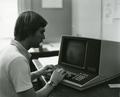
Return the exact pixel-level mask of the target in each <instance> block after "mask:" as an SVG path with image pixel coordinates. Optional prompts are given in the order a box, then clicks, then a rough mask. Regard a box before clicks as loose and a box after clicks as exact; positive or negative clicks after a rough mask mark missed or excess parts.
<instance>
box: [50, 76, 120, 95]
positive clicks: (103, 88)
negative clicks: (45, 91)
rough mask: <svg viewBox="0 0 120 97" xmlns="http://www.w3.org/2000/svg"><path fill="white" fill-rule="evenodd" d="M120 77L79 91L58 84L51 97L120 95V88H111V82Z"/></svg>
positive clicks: (116, 81)
mask: <svg viewBox="0 0 120 97" xmlns="http://www.w3.org/2000/svg"><path fill="white" fill-rule="evenodd" d="M119 79H120V77H119V78H116V79H114V80H111V81H109V82H106V83H102V84H99V85H97V86H94V87H91V88H89V89H86V90H84V91H79V90H76V89H73V88H70V87H67V86H65V85H62V84H60V85H58V86H57V87H56V88H55V89H54V90H53V91H52V92H51V94H50V96H49V97H119V89H115V88H114V89H113V88H109V86H108V84H109V83H114V82H115V83H118V82H120V80H119Z"/></svg>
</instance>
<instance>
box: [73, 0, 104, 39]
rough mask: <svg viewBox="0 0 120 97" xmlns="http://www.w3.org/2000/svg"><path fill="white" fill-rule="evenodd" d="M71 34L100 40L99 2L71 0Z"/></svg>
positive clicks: (96, 0) (98, 0)
mask: <svg viewBox="0 0 120 97" xmlns="http://www.w3.org/2000/svg"><path fill="white" fill-rule="evenodd" d="M72 32H73V35H75V36H82V37H90V38H98V39H99V38H101V37H102V35H101V0H72Z"/></svg>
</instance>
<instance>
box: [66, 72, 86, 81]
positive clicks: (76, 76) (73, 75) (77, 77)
mask: <svg viewBox="0 0 120 97" xmlns="http://www.w3.org/2000/svg"><path fill="white" fill-rule="evenodd" d="M66 72H67V75H66V76H65V80H69V81H74V80H75V81H81V80H83V79H85V78H87V77H88V74H86V73H73V72H70V71H66Z"/></svg>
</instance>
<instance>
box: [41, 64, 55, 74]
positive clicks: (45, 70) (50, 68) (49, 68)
mask: <svg viewBox="0 0 120 97" xmlns="http://www.w3.org/2000/svg"><path fill="white" fill-rule="evenodd" d="M54 70H55V66H54V65H47V66H45V67H43V68H41V69H40V72H41V75H47V74H48V73H52V72H53V71H54Z"/></svg>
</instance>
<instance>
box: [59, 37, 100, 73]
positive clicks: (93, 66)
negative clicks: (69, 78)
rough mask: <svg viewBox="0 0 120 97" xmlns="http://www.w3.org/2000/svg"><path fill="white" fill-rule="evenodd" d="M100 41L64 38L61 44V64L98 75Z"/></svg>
mask: <svg viewBox="0 0 120 97" xmlns="http://www.w3.org/2000/svg"><path fill="white" fill-rule="evenodd" d="M100 44H101V41H100V40H96V39H88V38H80V37H68V36H64V37H63V38H62V42H61V48H60V55H59V63H60V64H65V65H69V66H71V67H75V68H79V69H82V70H87V71H90V72H93V73H95V72H96V73H98V69H99V57H100Z"/></svg>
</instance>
